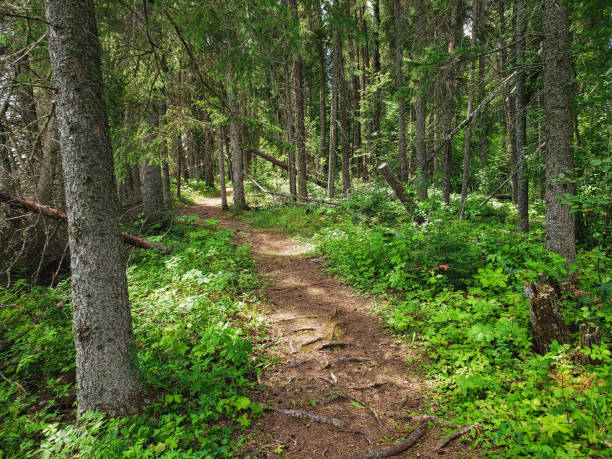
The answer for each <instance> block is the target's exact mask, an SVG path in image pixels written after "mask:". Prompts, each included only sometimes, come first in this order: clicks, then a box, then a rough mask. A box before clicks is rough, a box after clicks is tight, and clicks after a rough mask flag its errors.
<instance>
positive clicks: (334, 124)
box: [327, 0, 341, 198]
mask: <svg viewBox="0 0 612 459" xmlns="http://www.w3.org/2000/svg"><path fill="white" fill-rule="evenodd" d="M334 7H335V8H337V7H338V0H334ZM339 41H340V27H339V26H338V24H336V25H334V44H333V50H332V86H331V109H330V115H329V118H330V119H329V157H328V164H327V197H328V198H333V197H334V196H335V195H336V161H337V148H338V146H337V143H338V139H337V136H338V99H339V97H338V89H339V86H340V83H339V80H340V77H339V73H340V69H339V68H338V66H339V61H340V57H339V53H340V52H341V51H340V49H339V48H338V44H339Z"/></svg>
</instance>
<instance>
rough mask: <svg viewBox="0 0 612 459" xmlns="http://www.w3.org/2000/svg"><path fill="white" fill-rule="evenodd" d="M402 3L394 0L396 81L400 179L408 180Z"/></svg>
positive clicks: (399, 0)
mask: <svg viewBox="0 0 612 459" xmlns="http://www.w3.org/2000/svg"><path fill="white" fill-rule="evenodd" d="M402 20H403V17H402V5H401V0H393V25H394V32H395V83H396V91H397V96H398V99H397V156H398V160H399V166H400V180H401V181H402V182H406V181H408V157H407V156H406V113H405V109H406V107H405V101H404V96H403V95H402V88H403V87H404V72H403V70H402V67H403V63H404V56H403V48H402V47H403V40H402V25H401V24H402Z"/></svg>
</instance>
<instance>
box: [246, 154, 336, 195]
mask: <svg viewBox="0 0 612 459" xmlns="http://www.w3.org/2000/svg"><path fill="white" fill-rule="evenodd" d="M251 153H253V154H255V155H257V156H259V157H260V158H263V159H265V160H266V161H268V162H270V163H272V164H274V165H275V166H278V167H280V168H282V169H284V170H289V166H287V163H286V162H284V161H281V160H279V159H276V158H275V157H274V156H270V155H269V154H267V153H264V152H263V151H259V150H251ZM306 180H310V181H311V182H313V183H315V184H317V185H319V186H320V187H321V188H323V189H327V183H325V182H324V181H323V180H321V179H319V178H317V177H306Z"/></svg>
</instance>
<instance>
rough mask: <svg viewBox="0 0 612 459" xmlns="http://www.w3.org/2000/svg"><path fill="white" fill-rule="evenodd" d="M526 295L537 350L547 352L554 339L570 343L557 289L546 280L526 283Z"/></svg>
mask: <svg viewBox="0 0 612 459" xmlns="http://www.w3.org/2000/svg"><path fill="white" fill-rule="evenodd" d="M525 296H526V297H527V299H528V300H529V316H530V318H531V328H532V330H533V334H534V338H535V351H536V352H537V353H539V354H546V353H547V352H548V351H549V350H550V344H551V343H552V342H553V341H554V340H557V342H558V343H559V344H569V343H570V341H571V340H570V336H569V332H568V330H567V326H566V325H565V321H564V320H563V316H562V315H561V311H560V310H559V306H558V305H557V295H556V294H555V290H554V289H553V288H552V287H551V286H550V285H548V284H547V283H545V282H541V283H540V284H526V285H525Z"/></svg>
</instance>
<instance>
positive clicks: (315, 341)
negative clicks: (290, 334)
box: [300, 336, 323, 349]
mask: <svg viewBox="0 0 612 459" xmlns="http://www.w3.org/2000/svg"><path fill="white" fill-rule="evenodd" d="M322 339H323V337H322V336H319V337H317V338H313V339H311V340H308V341H306V342H304V343H302V344H300V349H302V348H303V347H306V346H310V345H311V344H314V343H317V342H319V341H321V340H322Z"/></svg>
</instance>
